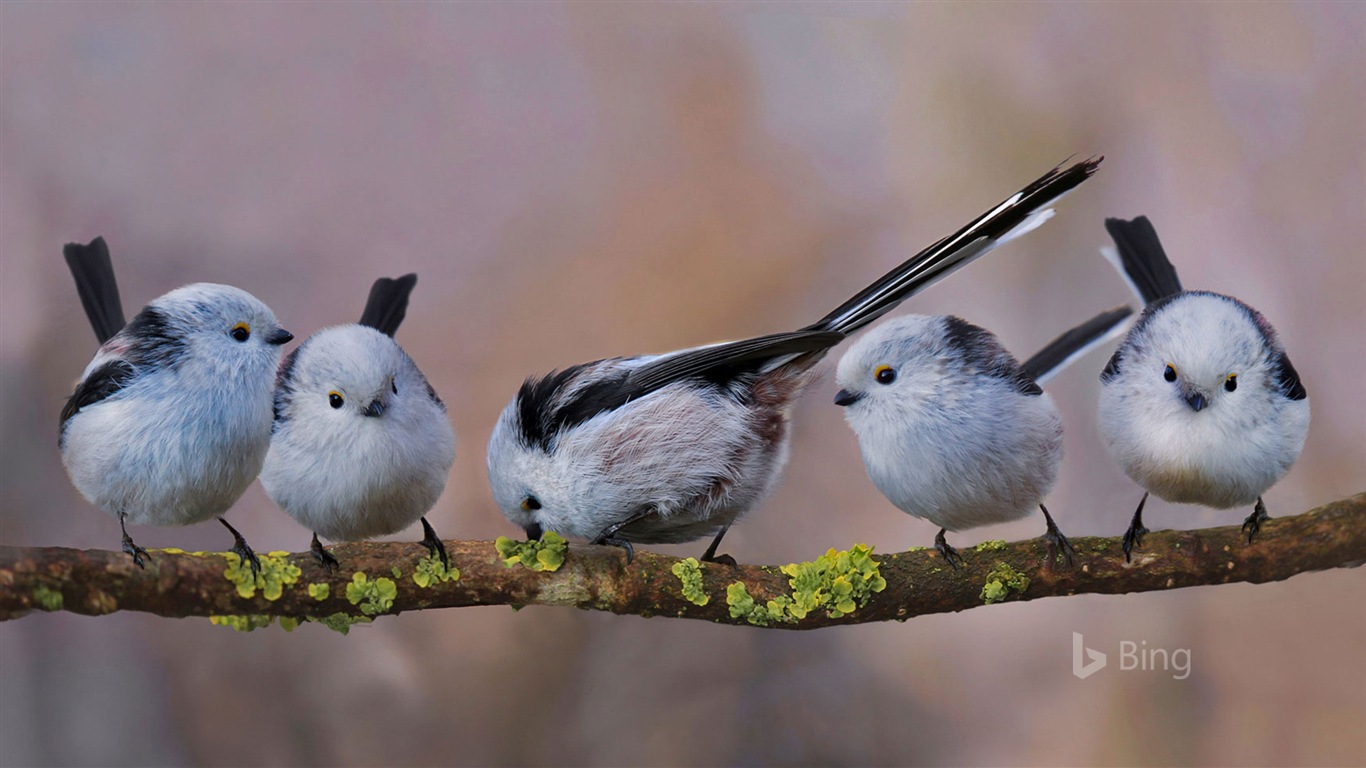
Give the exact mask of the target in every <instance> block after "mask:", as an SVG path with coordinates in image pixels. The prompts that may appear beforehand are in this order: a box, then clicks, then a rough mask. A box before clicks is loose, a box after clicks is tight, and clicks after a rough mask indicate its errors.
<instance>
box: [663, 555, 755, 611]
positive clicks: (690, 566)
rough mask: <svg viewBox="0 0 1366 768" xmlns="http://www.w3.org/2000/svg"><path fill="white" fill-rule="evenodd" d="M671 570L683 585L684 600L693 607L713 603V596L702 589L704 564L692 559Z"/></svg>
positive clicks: (675, 564)
mask: <svg viewBox="0 0 1366 768" xmlns="http://www.w3.org/2000/svg"><path fill="white" fill-rule="evenodd" d="M670 570H672V571H673V574H674V575H675V576H677V577H678V580H679V581H680V582H682V583H683V598H684V599H685V600H687V601H688V602H690V603H692V604H693V605H706V604H707V603H710V602H711V595H708V594H707V593H706V591H705V590H704V589H702V564H701V563H699V562H697V558H695V557H690V558H688V559H686V560H680V561H678V562H677V563H674V567H673V568H672V569H670ZM742 586H743V585H742Z"/></svg>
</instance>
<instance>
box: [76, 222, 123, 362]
mask: <svg viewBox="0 0 1366 768" xmlns="http://www.w3.org/2000/svg"><path fill="white" fill-rule="evenodd" d="M62 256H63V257H65V258H66V266H67V268H68V269H70V270H71V278H72V279H73V280H74V281H75V282H76V293H77V294H78V295H80V297H81V306H82V307H84V308H85V316H86V317H87V318H89V319H90V327H91V328H93V329H95V338H97V339H99V341H100V343H101V344H103V343H105V342H106V341H109V339H110V338H111V337H113V335H114V334H116V333H118V332H119V329H120V328H122V327H123V324H124V320H123V304H122V303H121V302H120V301H119V284H118V281H117V280H115V279H114V264H113V262H112V261H110V259H109V246H107V245H105V242H104V238H102V237H97V238H95V239H94V240H91V241H90V244H89V245H81V244H80V243H67V244H66V247H64V248H63V249H62Z"/></svg>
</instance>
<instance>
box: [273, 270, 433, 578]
mask: <svg viewBox="0 0 1366 768" xmlns="http://www.w3.org/2000/svg"><path fill="white" fill-rule="evenodd" d="M416 283H417V275H404V276H403V277H400V278H398V279H394V280H391V279H389V278H380V279H379V280H376V281H375V284H374V286H373V287H372V288H371V290H370V298H369V301H367V302H366V305H365V311H364V312H363V313H362V315H361V319H360V322H359V323H357V324H351V325H338V326H334V327H331V328H325V329H323V330H321V331H318V332H317V333H315V334H313V335H312V336H310V337H308V339H307V340H306V341H304V343H303V344H300V345H299V347H298V349H296V350H294V351H293V352H292V353H290V355H289V356H288V357H287V358H285V361H284V364H283V365H281V366H280V373H279V377H278V381H277V385H276V390H275V434H274V436H273V437H272V438H271V441H270V453H269V455H267V457H266V465H265V469H263V470H262V471H261V485H262V486H263V487H264V488H265V489H266V494H267V495H268V496H270V498H272V499H274V500H275V503H276V504H279V505H280V508H281V509H283V510H284V511H285V512H287V513H289V516H290V517H292V518H294V519H295V520H297V521H298V522H299V524H300V525H303V526H304V527H306V528H308V529H310V530H312V531H313V542H312V545H311V549H312V551H313V556H314V557H315V558H317V560H318V563H319V564H320V565H322V566H323V567H324V568H327V569H328V570H333V569H335V568H336V567H337V566H338V563H337V558H336V557H335V556H334V555H333V554H332V553H330V552H328V551H327V550H326V549H324V548H323V546H322V543H321V542H320V541H318V534H320V533H321V534H322V535H323V536H326V537H327V538H329V539H333V540H336V541H357V540H359V539H369V538H374V537H376V536H386V535H388V534H391V533H397V532H398V531H401V530H403V529H404V528H407V527H408V526H410V525H412V524H413V523H415V522H417V521H418V520H421V521H422V532H423V539H422V543H423V544H424V545H426V547H427V548H428V549H430V550H431V552H432V555H433V556H437V557H440V558H441V561H442V563H443V564H446V565H449V563H450V558H449V557H448V556H447V554H446V547H445V546H444V545H443V544H442V543H441V539H439V538H437V536H436V532H435V531H433V530H432V526H431V524H429V523H428V522H427V518H426V517H424V515H426V513H427V511H428V510H430V509H431V508H432V506H433V505H434V504H436V500H437V499H438V498H440V497H441V492H442V491H443V490H445V488H446V476H447V475H448V474H449V473H450V469H451V465H452V464H453V463H454V462H455V433H454V432H453V431H452V430H451V424H450V421H449V420H448V419H447V417H446V406H445V405H444V404H443V403H442V402H441V398H439V397H437V395H436V392H435V390H433V389H432V387H431V385H430V384H428V383H427V378H426V377H425V376H423V375H422V371H420V370H418V367H417V365H416V364H415V363H414V362H413V360H412V358H410V357H408V354H407V353H406V352H404V351H403V348H402V347H400V346H399V345H398V343H397V342H395V341H394V339H393V335H394V333H395V332H396V331H397V330H398V327H399V325H400V324H401V323H402V322H403V318H404V315H405V314H406V312H407V307H408V294H409V293H410V292H411V291H412V290H413V286H414V285H415V284H416Z"/></svg>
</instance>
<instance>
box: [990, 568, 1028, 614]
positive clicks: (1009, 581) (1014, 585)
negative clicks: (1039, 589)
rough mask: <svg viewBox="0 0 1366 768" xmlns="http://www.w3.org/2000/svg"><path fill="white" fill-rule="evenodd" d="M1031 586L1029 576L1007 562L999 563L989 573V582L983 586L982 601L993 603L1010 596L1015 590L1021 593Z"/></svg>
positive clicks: (1016, 592)
mask: <svg viewBox="0 0 1366 768" xmlns="http://www.w3.org/2000/svg"><path fill="white" fill-rule="evenodd" d="M1028 588H1029V577H1028V576H1026V575H1024V574H1023V573H1020V572H1019V571H1017V570H1015V569H1014V568H1011V567H1010V565H1009V564H1007V563H997V564H996V567H995V568H993V569H992V571H991V573H989V574H987V583H986V584H985V585H983V586H982V603H983V604H984V605H991V604H992V603H999V602H1002V601H1003V600H1006V599H1007V598H1009V597H1010V594H1011V593H1012V592H1013V593H1015V594H1017V595H1018V594H1021V593H1023V592H1024V591H1025V590H1026V589H1028Z"/></svg>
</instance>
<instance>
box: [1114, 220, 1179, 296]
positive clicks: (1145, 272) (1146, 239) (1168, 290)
mask: <svg viewBox="0 0 1366 768" xmlns="http://www.w3.org/2000/svg"><path fill="white" fill-rule="evenodd" d="M1105 231H1106V232H1109V233H1110V237H1111V238H1112V239H1113V240H1114V241H1115V247H1116V248H1117V249H1118V251H1119V261H1120V264H1119V265H1118V266H1119V267H1120V269H1122V270H1123V273H1124V275H1125V277H1127V278H1128V280H1129V282H1130V283H1131V284H1132V286H1133V288H1134V290H1135V291H1137V292H1138V294H1139V297H1140V298H1142V299H1143V303H1144V304H1152V303H1153V302H1155V301H1157V300H1159V299H1165V298H1166V297H1168V296H1174V295H1176V294H1178V293H1180V292H1181V278H1179V277H1177V276H1176V267H1174V266H1172V263H1171V261H1170V260H1169V259H1168V258H1167V252H1166V251H1164V250H1163V249H1162V241H1161V240H1158V239H1157V230H1156V229H1154V228H1153V224H1152V222H1151V221H1148V217H1147V216H1139V217H1138V218H1136V219H1131V220H1128V221H1125V220H1124V219H1106V220H1105Z"/></svg>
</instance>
